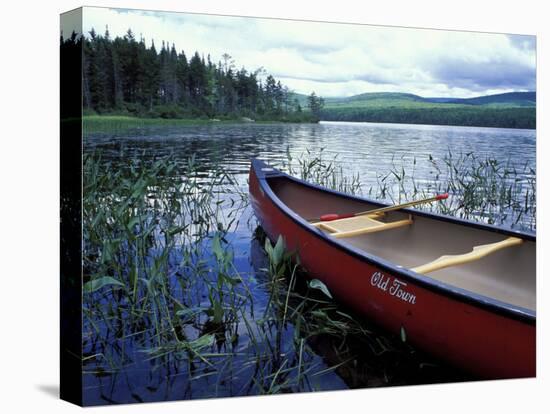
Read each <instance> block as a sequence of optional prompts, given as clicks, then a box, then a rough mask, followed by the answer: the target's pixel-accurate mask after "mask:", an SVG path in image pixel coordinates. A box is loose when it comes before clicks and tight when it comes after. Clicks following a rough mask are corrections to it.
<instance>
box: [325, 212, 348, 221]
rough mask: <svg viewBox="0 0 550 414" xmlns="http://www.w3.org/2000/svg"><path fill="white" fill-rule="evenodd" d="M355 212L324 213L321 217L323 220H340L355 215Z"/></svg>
mask: <svg viewBox="0 0 550 414" xmlns="http://www.w3.org/2000/svg"><path fill="white" fill-rule="evenodd" d="M353 216H354V214H353V213H351V214H323V215H322V216H321V217H320V218H319V219H320V220H321V221H332V220H339V219H343V218H348V217H353Z"/></svg>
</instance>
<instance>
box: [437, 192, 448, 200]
mask: <svg viewBox="0 0 550 414" xmlns="http://www.w3.org/2000/svg"><path fill="white" fill-rule="evenodd" d="M448 197H449V193H445V194H439V195H438V196H436V197H435V199H436V200H445V199H446V198H448Z"/></svg>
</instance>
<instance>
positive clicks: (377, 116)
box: [320, 104, 536, 129]
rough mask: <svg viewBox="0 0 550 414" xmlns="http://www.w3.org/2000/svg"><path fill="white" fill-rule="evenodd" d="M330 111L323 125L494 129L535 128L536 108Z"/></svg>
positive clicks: (328, 108)
mask: <svg viewBox="0 0 550 414" xmlns="http://www.w3.org/2000/svg"><path fill="white" fill-rule="evenodd" d="M441 105H442V106H441V107H439V108H438V107H434V108H395V107H394V108H391V107H390V108H331V107H327V108H325V109H323V110H321V111H320V117H321V119H323V120H326V121H354V122H383V123H384V122H385V123H399V124H428V125H460V126H478V127H495V128H525V129H535V128H536V108H525V107H515V108H508V107H504V108H498V107H484V106H476V105H473V106H471V107H469V108H455V107H453V108H445V107H444V105H445V104H441Z"/></svg>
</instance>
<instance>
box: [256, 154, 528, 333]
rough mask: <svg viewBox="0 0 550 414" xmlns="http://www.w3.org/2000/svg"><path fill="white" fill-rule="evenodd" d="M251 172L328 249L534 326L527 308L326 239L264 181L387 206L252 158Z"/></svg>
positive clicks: (521, 234) (505, 232) (434, 216)
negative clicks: (278, 180)
mask: <svg viewBox="0 0 550 414" xmlns="http://www.w3.org/2000/svg"><path fill="white" fill-rule="evenodd" d="M263 168H266V169H268V171H269V172H264V171H263ZM252 170H253V172H254V174H255V175H256V178H257V179H258V183H259V186H260V189H261V190H262V191H263V192H264V193H265V194H266V196H267V197H268V198H269V199H270V201H271V202H272V203H274V205H275V206H276V207H277V208H278V209H279V210H280V211H281V212H283V213H284V214H285V215H286V216H288V217H289V218H291V219H292V220H293V221H294V222H295V223H296V224H297V225H298V226H300V227H301V228H302V229H304V230H306V231H307V232H308V233H310V234H311V235H313V236H315V237H317V238H320V239H322V240H323V241H324V242H327V243H329V244H330V245H331V246H333V247H336V248H338V249H340V250H343V251H344V252H346V253H348V254H351V255H353V256H354V257H356V258H359V259H360V260H362V261H365V262H367V263H368V264H369V265H374V266H376V267H379V268H380V269H381V270H383V271H387V272H388V273H391V274H394V275H396V276H397V275H398V276H399V277H401V278H403V279H405V280H408V281H410V282H411V283H416V284H418V285H420V286H422V287H424V288H427V289H429V290H431V291H434V292H436V293H438V294H442V295H445V296H448V297H452V298H454V299H457V300H459V301H463V302H467V303H469V304H473V305H475V306H479V307H481V308H484V309H487V310H490V311H491V312H494V313H497V314H501V315H503V316H507V317H510V318H513V319H515V320H518V321H521V322H524V323H527V324H529V325H536V311H533V310H531V309H527V308H523V307H520V306H516V305H512V304H510V303H507V302H503V301H500V300H497V299H494V298H491V297H489V296H485V295H481V294H479V293H475V292H472V291H470V290H466V289H463V288H459V287H457V286H454V285H451V284H448V283H445V282H441V281H439V280H437V279H434V278H431V277H429V276H426V275H422V274H419V273H416V272H413V271H412V270H409V269H407V268H404V267H398V266H397V265H395V264H394V263H393V262H390V261H388V260H385V259H383V258H381V257H379V256H375V255H372V254H370V253H368V252H366V251H364V250H361V249H358V248H356V247H354V246H351V245H348V244H344V243H343V242H342V241H341V240H340V239H336V238H334V237H330V236H329V235H327V234H326V233H324V232H323V231H322V230H321V229H319V228H317V227H314V226H312V225H311V223H309V222H308V221H306V220H305V219H304V218H303V217H301V216H300V215H298V214H297V213H295V212H294V211H293V210H291V209H290V208H289V207H288V206H287V205H286V204H285V203H284V202H283V201H282V200H281V199H280V198H279V197H278V196H277V195H276V194H275V192H274V191H273V189H272V188H271V186H270V185H269V183H268V182H267V179H268V178H275V177H282V178H286V179H289V180H291V181H294V182H296V183H298V184H300V185H302V186H306V187H309V188H313V189H316V190H320V191H323V192H326V193H332V194H334V195H337V196H339V197H344V198H347V199H350V200H354V201H364V202H367V203H370V204H374V205H378V206H380V207H385V206H387V205H388V204H385V203H381V202H379V201H375V200H371V199H369V198H366V197H358V196H352V195H349V194H345V193H342V192H339V191H336V190H331V189H327V188H325V187H321V186H319V185H316V184H312V183H309V182H307V181H304V180H301V179H299V178H296V177H292V176H290V175H288V174H286V173H284V172H282V171H279V170H277V169H275V168H273V167H271V166H270V165H268V164H266V163H265V162H264V161H262V160H259V159H253V160H252ZM402 211H403V212H407V213H409V214H412V215H416V216H421V217H426V218H429V219H434V220H438V221H445V222H451V223H454V224H459V225H464V226H469V227H474V228H477V229H481V230H487V231H491V232H495V233H499V234H503V235H507V236H516V237H521V238H522V239H524V240H529V241H533V242H536V235H535V234H533V233H528V232H520V231H514V230H508V229H503V228H500V227H497V226H493V225H489V224H483V223H476V222H473V221H469V220H464V219H458V218H454V217H450V216H445V215H442V214H436V213H428V212H422V211H418V210H413V209H402Z"/></svg>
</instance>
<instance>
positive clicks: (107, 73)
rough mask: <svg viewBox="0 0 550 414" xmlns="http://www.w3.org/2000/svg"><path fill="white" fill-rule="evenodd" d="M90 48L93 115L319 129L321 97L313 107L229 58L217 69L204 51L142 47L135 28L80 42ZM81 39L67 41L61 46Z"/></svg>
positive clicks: (88, 88) (86, 79) (86, 53)
mask: <svg viewBox="0 0 550 414" xmlns="http://www.w3.org/2000/svg"><path fill="white" fill-rule="evenodd" d="M78 40H79V41H81V42H82V48H83V69H82V72H83V104H84V109H85V112H86V113H98V114H113V113H126V114H130V115H135V116H146V117H162V118H196V117H208V118H221V119H224V118H237V117H250V118H253V119H258V120H280V121H294V122H317V121H319V115H320V112H321V110H322V108H323V105H324V101H323V99H322V98H321V97H318V96H317V95H315V93H314V92H312V94H311V95H310V96H308V97H307V100H306V102H305V105H306V107H305V108H302V105H301V103H300V101H299V99H298V97H297V95H296V94H294V93H293V92H292V91H291V90H290V89H289V88H288V87H287V86H285V85H283V84H281V82H280V81H278V80H276V79H275V78H274V77H273V76H272V75H270V74H267V73H266V72H265V70H264V69H263V68H260V69H257V70H255V71H248V70H246V69H245V68H244V67H242V68H241V69H237V68H236V65H235V62H234V60H233V59H232V58H231V56H230V55H228V54H224V55H223V56H222V57H221V60H219V61H218V62H217V63H214V62H212V60H211V57H210V55H207V57H206V58H205V57H204V55H200V54H199V52H195V53H194V54H193V55H192V56H190V57H188V56H186V54H185V53H184V51H180V52H178V51H176V48H175V45H174V44H172V45H169V44H168V43H167V42H164V41H163V42H162V44H161V46H160V50H159V51H157V47H156V45H155V43H154V42H153V41H152V42H151V45H150V46H149V47H148V46H147V45H146V42H145V39H143V38H140V39H139V40H137V39H136V38H135V36H134V34H133V32H132V31H131V30H130V29H129V30H128V32H127V33H126V34H125V35H124V36H122V37H119V36H117V37H115V38H114V39H113V38H111V36H110V34H109V30H108V29H107V30H106V31H105V34H104V35H99V34H98V33H97V32H96V31H95V30H94V29H92V30H91V31H90V32H89V36H86V37H82V39H78ZM76 41H77V38H76V37H75V36H72V37H71V38H69V39H65V40H64V39H63V37H62V38H61V43H62V45H63V44H64V43H67V42H76Z"/></svg>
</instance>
